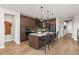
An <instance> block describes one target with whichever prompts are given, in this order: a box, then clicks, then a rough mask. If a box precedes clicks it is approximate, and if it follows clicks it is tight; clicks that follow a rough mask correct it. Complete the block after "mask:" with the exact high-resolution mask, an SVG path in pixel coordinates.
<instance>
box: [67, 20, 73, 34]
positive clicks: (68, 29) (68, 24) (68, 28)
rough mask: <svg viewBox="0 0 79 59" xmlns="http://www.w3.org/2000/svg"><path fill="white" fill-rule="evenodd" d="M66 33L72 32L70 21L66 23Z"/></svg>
mask: <svg viewBox="0 0 79 59" xmlns="http://www.w3.org/2000/svg"><path fill="white" fill-rule="evenodd" d="M67 33H72V21H71V22H69V23H67Z"/></svg>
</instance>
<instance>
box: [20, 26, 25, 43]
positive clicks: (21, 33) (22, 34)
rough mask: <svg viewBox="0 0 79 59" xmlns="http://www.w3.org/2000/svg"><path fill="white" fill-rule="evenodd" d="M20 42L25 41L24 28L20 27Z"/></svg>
mask: <svg viewBox="0 0 79 59" xmlns="http://www.w3.org/2000/svg"><path fill="white" fill-rule="evenodd" d="M20 41H21V42H22V41H25V26H21V28H20Z"/></svg>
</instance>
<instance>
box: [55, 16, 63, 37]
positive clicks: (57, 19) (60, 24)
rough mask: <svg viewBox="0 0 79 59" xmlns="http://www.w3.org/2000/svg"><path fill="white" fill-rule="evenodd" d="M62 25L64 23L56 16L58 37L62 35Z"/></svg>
mask: <svg viewBox="0 0 79 59" xmlns="http://www.w3.org/2000/svg"><path fill="white" fill-rule="evenodd" d="M63 25H64V22H63V19H61V18H59V17H56V32H57V31H59V37H62V36H63V35H64V33H63V29H64V27H63Z"/></svg>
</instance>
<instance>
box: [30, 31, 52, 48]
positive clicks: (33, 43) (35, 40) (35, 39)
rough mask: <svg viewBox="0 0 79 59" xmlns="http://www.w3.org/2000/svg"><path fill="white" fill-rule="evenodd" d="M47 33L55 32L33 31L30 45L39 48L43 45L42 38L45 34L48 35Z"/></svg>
mask: <svg viewBox="0 0 79 59" xmlns="http://www.w3.org/2000/svg"><path fill="white" fill-rule="evenodd" d="M47 34H53V32H43V33H40V34H38V33H31V34H29V46H31V47H32V48H35V49H38V48H41V47H42V41H41V40H40V39H42V37H43V36H46V35H47Z"/></svg>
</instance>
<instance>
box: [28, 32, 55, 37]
mask: <svg viewBox="0 0 79 59" xmlns="http://www.w3.org/2000/svg"><path fill="white" fill-rule="evenodd" d="M53 33H54V32H42V33H40V34H39V33H30V34H29V35H32V36H45V35H47V34H53Z"/></svg>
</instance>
